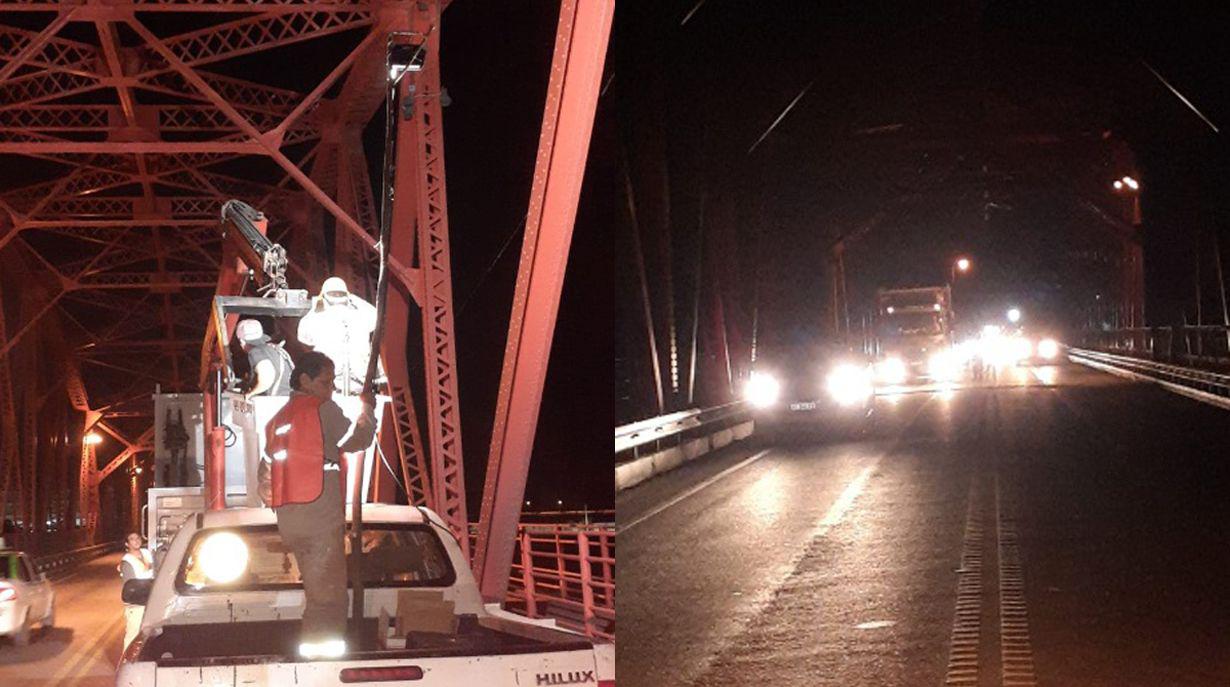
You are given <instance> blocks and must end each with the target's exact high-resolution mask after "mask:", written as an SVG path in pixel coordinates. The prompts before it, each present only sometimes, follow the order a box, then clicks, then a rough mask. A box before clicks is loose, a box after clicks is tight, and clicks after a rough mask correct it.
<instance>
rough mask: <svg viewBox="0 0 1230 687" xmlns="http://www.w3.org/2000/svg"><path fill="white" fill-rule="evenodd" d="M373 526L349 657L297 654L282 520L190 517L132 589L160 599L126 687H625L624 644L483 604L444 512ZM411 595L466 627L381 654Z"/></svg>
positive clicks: (121, 677) (385, 516)
mask: <svg viewBox="0 0 1230 687" xmlns="http://www.w3.org/2000/svg"><path fill="white" fill-rule="evenodd" d="M363 521H364V540H363V541H364V543H363V550H364V559H363V567H364V575H363V576H364V583H365V589H366V593H365V594H364V597H365V598H364V608H365V611H364V617H365V619H366V620H365V622H364V624H363V632H362V633H361V634H362V638H361V640H360V641H359V645H358V646H351V647H350V648H349V651H348V653H347V654H346V655H345V656H344V657H342V658H340V659H328V660H315V661H308V660H304V659H301V658H299V657H298V656H297V652H296V642H297V635H298V630H299V620H300V618H301V617H302V613H303V589H302V586H301V584H300V582H299V574H298V569H297V567H296V564H295V560H294V556H293V554H291V553H290V552H289V551H288V550H287V549H286V548H285V547H284V546H283V544H282V542H281V538H280V537H279V536H278V530H277V524H276V519H275V516H274V514H273V511H272V510H269V509H265V508H232V509H226V510H219V511H212V512H207V513H200V514H197V515H196V516H195V517H191V518H189V519H188V520H187V521H186V522H185V523H184V525H183V527H182V528H181V529H180V531H179V532H178V534H176V536H175V539H174V541H173V542H172V543H171V546H170V548H169V550H168V551H167V553H166V557H165V558H164V559H163V561H162V564H161V567H160V568H159V570H158V574H157V576H156V577H155V579H154V580H152V581H145V582H144V583H142V582H141V581H130V582H129V583H128V584H127V585H126V586H125V590H124V593H125V597H126V600H127V601H137V602H139V601H140V600H141V598H142V597H144V596H145V595H146V594H148V598H147V599H146V606H145V617H144V619H143V620H142V622H141V632H140V634H139V636H138V637H137V638H136V639H135V640H134V641H133V642H132V644H130V645H129V646H128V648H127V649H126V650H125V652H124V655H123V657H122V658H121V661H120V666H119V670H118V672H117V674H116V685H117V687H154V686H155V685H156V686H157V687H188V686H189V685H192V686H208V687H221V686H223V685H232V686H234V687H239V686H241V685H296V686H315V685H322V686H323V685H342V684H390V683H394V682H397V683H404V684H413V685H422V687H433V686H444V685H449V686H458V687H460V686H469V685H475V686H479V685H481V686H483V687H487V686H491V687H498V686H499V685H509V686H510V687H511V686H517V687H527V686H529V687H537V686H539V685H594V686H595V687H614V685H615V647H614V645H611V644H603V643H595V642H594V641H591V640H589V639H587V638H586V637H584V636H582V635H578V634H576V633H573V632H570V631H567V630H563V629H560V628H557V627H555V626H554V624H553V623H552V622H550V621H540V620H531V619H528V618H525V617H522V616H518V615H515V614H512V613H509V612H507V611H504V610H502V609H501V608H499V606H498V605H496V604H484V603H483V601H482V598H481V597H480V596H479V592H478V586H477V584H476V583H475V581H474V577H473V575H472V574H471V572H470V568H469V566H468V565H467V564H466V560H465V558H464V556H463V555H462V552H461V548H460V547H459V546H458V544H457V541H456V539H454V538H453V536H452V535H451V534H450V533H449V530H448V528H447V527H446V526H445V524H444V522H443V521H442V520H441V519H440V517H439V516H437V515H436V514H435V513H432V512H431V511H429V510H427V509H423V508H414V507H411V506H396V505H385V504H368V505H365V506H364V507H363ZM217 535H221V536H217ZM211 542H212V543H211ZM219 579H223V580H229V581H227V582H225V583H220V582H218V580H219ZM408 588H409V589H416V590H421V591H423V592H424V593H433V592H434V593H436V594H437V598H442V599H443V600H444V601H445V602H452V608H453V612H454V613H455V614H456V617H457V623H456V630H455V631H454V632H451V633H447V634H442V633H439V632H416V631H414V630H413V629H410V631H409V632H408V634H407V639H406V646H405V648H396V649H389V648H382V647H383V646H384V645H385V644H386V643H385V642H382V641H380V640H379V638H378V637H377V625H378V623H377V620H376V619H377V618H378V617H379V616H380V615H381V611H384V612H385V613H387V614H389V615H395V614H396V606H397V603H398V596H399V592H401V591H402V590H405V589H408Z"/></svg>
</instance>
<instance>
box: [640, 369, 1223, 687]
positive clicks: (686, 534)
mask: <svg viewBox="0 0 1230 687" xmlns="http://www.w3.org/2000/svg"><path fill="white" fill-rule="evenodd" d="M1014 375H1015V376H1013V377H1011V378H1005V379H1004V380H1002V381H1003V382H1005V383H1006V385H1005V386H1000V387H997V388H971V389H963V390H957V391H955V392H952V393H950V394H936V393H923V394H910V395H903V396H898V397H882V398H878V399H877V413H876V421H875V423H874V428H873V429H871V430H870V431H869V432H868V433H867V434H866V435H864V436H861V437H857V438H854V439H851V440H846V441H840V440H833V441H828V442H823V441H810V442H804V443H795V444H778V445H769V444H767V443H766V444H761V445H742V446H740V445H735V446H732V447H729V448H727V449H725V450H724V451H722V452H720V453H717V454H714V456H712V457H711V458H710V459H704V460H698V461H694V462H692V463H689V464H687V465H685V466H683V467H681V468H680V469H678V470H676V471H675V472H674V473H670V474H668V475H666V476H663V477H661V478H658V479H655V480H652V481H651V482H649V483H647V484H645V485H643V486H640V487H637V488H634V489H631V490H629V491H626V492H624V493H622V494H621V495H620V496H619V498H618V501H617V508H618V519H619V522H620V527H621V528H622V532H621V534H620V538H621V540H622V542H621V543H622V547H623V550H622V552H621V557H622V560H621V561H620V564H621V565H620V569H621V572H620V577H621V579H620V581H619V583H620V599H619V612H620V616H621V618H620V621H621V625H622V626H623V628H624V629H625V630H628V631H627V632H623V633H621V634H620V637H619V652H618V663H619V677H620V682H621V684H622V685H623V686H624V687H641V686H648V685H655V686H656V685H689V684H690V685H705V686H706V687H721V686H722V685H727V684H729V685H735V684H740V685H742V684H748V683H749V682H756V683H762V684H781V685H794V684H800V685H801V684H807V685H855V684H858V685H907V684H908V685H942V684H946V683H947V684H968V685H990V684H1034V683H1035V681H1036V683H1037V684H1047V685H1117V686H1124V685H1141V686H1145V685H1161V684H1166V685H1205V684H1226V683H1227V682H1230V662H1228V661H1227V656H1230V652H1227V643H1226V639H1225V637H1227V636H1228V635H1230V626H1228V625H1230V621H1228V620H1227V618H1230V596H1227V595H1226V594H1224V593H1215V592H1217V590H1219V589H1220V588H1221V587H1222V586H1223V582H1222V580H1223V579H1224V573H1225V570H1227V569H1228V568H1230V546H1227V543H1228V542H1227V538H1228V537H1230V535H1228V534H1227V533H1226V531H1225V530H1224V528H1223V527H1222V526H1221V524H1222V523H1225V522H1226V521H1227V516H1230V499H1227V498H1226V497H1225V494H1224V493H1220V492H1218V491H1216V490H1214V489H1210V488H1208V487H1207V486H1206V485H1208V484H1220V483H1224V480H1225V474H1224V473H1225V472H1226V471H1227V470H1230V466H1228V464H1227V461H1226V460H1225V455H1224V453H1225V451H1226V448H1227V447H1230V423H1227V422H1226V419H1227V416H1226V414H1225V411H1224V410H1220V409H1217V408H1213V407H1210V406H1206V405H1202V404H1200V403H1197V402H1195V401H1192V400H1189V399H1186V398H1183V397H1180V396H1176V395H1172V394H1169V393H1167V392H1165V391H1163V390H1162V389H1160V388H1158V387H1156V386H1152V385H1146V384H1132V383H1127V382H1124V381H1122V380H1119V379H1116V378H1114V377H1111V376H1109V375H1105V374H1102V373H1099V372H1095V371H1092V370H1088V369H1086V368H1082V367H1077V366H1074V365H1065V366H1059V367H1053V368H1039V369H1037V370H1036V372H1030V371H1027V370H1018V371H1015V372H1014ZM762 451H767V452H764V453H762Z"/></svg>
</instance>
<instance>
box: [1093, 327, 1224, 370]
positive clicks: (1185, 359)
mask: <svg viewBox="0 0 1230 687" xmlns="http://www.w3.org/2000/svg"><path fill="white" fill-rule="evenodd" d="M1078 338H1079V341H1080V346H1081V348H1082V349H1091V350H1096V351H1099V352H1103V353H1106V352H1111V353H1112V354H1120V355H1126V356H1129V357H1147V358H1149V359H1150V360H1153V361H1156V362H1166V363H1172V364H1182V365H1185V366H1187V367H1196V366H1203V367H1208V368H1227V367H1230V327H1227V326H1225V325H1220V324H1216V325H1210V324H1205V325H1178V326H1159V327H1124V328H1119V329H1105V330H1104V329H1087V330H1084V331H1082V332H1080V334H1079V337H1078Z"/></svg>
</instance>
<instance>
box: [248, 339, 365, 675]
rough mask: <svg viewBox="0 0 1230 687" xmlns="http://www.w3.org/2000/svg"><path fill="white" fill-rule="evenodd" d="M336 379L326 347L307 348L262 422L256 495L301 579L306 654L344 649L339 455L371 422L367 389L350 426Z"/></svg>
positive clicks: (357, 447)
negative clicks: (336, 396)
mask: <svg viewBox="0 0 1230 687" xmlns="http://www.w3.org/2000/svg"><path fill="white" fill-rule="evenodd" d="M333 379H334V368H333V361H332V360H330V359H329V357H328V356H326V355H324V354H323V353H317V352H315V351H312V352H309V353H306V354H304V355H303V356H301V357H300V358H299V359H297V360H296V361H295V372H294V376H293V378H292V379H291V389H292V391H291V396H290V400H289V401H287V403H286V405H285V406H284V407H283V408H282V410H280V411H279V412H278V414H277V415H274V416H273V419H271V420H270V421H269V424H268V425H266V427H265V453H266V455H265V456H263V459H262V461H261V467H260V478H259V481H260V487H261V498H262V500H264V501H265V503H267V504H269V505H270V506H272V507H273V508H274V510H275V512H276V513H277V517H278V532H279V533H280V534H281V535H282V541H283V542H284V543H285V544H286V545H287V546H288V547H289V548H290V549H291V551H292V552H293V553H294V554H295V560H296V562H297V563H298V565H299V573H300V577H301V578H302V580H303V595H304V599H305V607H304V611H303V625H302V629H301V632H300V637H299V653H300V655H301V656H303V657H304V658H335V657H338V656H341V655H343V654H345V653H346V640H345V636H346V610H347V609H346V587H347V584H346V582H347V575H346V555H345V521H346V518H345V510H344V508H345V499H344V497H343V493H344V491H345V484H346V469H345V466H344V465H343V464H342V461H341V455H342V454H344V453H351V452H355V451H360V452H361V451H364V450H365V449H366V448H367V447H368V446H369V445H370V444H371V443H372V439H373V437H374V436H375V427H376V419H375V415H374V412H373V409H374V406H375V402H374V399H372V398H371V397H370V396H368V395H365V396H364V397H363V411H362V413H361V414H360V416H359V418H358V419H357V420H356V421H355V423H354V425H353V427H352V426H351V424H350V421H349V420H347V419H346V416H345V415H344V414H343V413H342V409H341V407H340V406H338V405H337V404H336V403H334V402H333V400H332V397H333ZM359 465H360V466H361V465H362V463H361V461H359ZM360 469H361V468H360ZM359 478H360V479H361V475H360V476H359ZM355 582H356V580H353V579H352V580H351V584H354V583H355Z"/></svg>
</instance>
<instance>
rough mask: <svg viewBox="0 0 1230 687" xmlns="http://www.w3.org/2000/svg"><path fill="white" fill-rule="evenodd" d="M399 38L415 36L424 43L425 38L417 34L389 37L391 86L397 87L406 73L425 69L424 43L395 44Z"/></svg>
mask: <svg viewBox="0 0 1230 687" xmlns="http://www.w3.org/2000/svg"><path fill="white" fill-rule="evenodd" d="M399 36H413V37H414V38H416V39H418V40H419V41H422V39H423V38H424V37H423V36H421V35H419V34H417V33H394V34H391V35H390V36H389V52H388V59H387V63H388V68H389V85H390V86H396V85H397V82H398V81H400V80H401V77H403V76H405V74H406V72H417V71H421V70H422V69H423V58H424V50H423V47H424V43H422V42H418V43H413V42H407V43H395V42H393V41H394V40H395V39H396V38H397V37H399Z"/></svg>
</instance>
